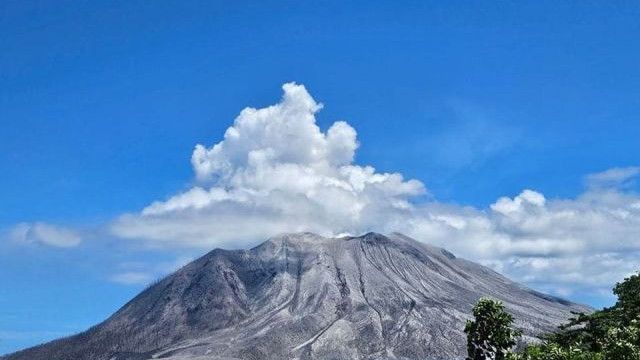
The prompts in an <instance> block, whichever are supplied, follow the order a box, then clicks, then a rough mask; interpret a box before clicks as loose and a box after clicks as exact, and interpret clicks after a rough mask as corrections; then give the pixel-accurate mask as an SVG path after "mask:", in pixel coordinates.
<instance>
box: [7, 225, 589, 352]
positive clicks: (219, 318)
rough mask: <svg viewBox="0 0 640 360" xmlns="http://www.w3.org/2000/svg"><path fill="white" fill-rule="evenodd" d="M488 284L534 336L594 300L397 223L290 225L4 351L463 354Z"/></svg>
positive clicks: (209, 257)
mask: <svg viewBox="0 0 640 360" xmlns="http://www.w3.org/2000/svg"><path fill="white" fill-rule="evenodd" d="M485 295H488V296H491V297H494V298H497V299H500V300H502V301H504V302H505V304H506V306H507V308H508V309H509V310H510V311H511V313H512V314H513V315H514V317H515V319H516V323H517V326H518V327H520V328H521V329H523V330H524V333H525V334H526V335H527V336H536V335H538V334H540V333H541V332H545V331H550V330H553V329H554V328H555V327H556V326H557V325H558V324H559V323H561V322H563V321H565V320H566V319H567V318H568V317H569V316H570V311H571V310H573V311H588V310H589V309H588V308H586V307H583V306H580V305H576V304H572V303H569V302H566V301H563V300H560V299H557V298H555V297H551V296H547V295H543V294H540V293H537V292H534V291H532V290H530V289H527V288H525V287H523V286H520V285H518V284H516V283H514V282H512V281H510V280H508V279H506V278H505V277H503V276H501V275H499V274H497V273H496V272H494V271H492V270H490V269H488V268H486V267H483V266H480V265H477V264H474V263H472V262H469V261H466V260H463V259H459V258H456V257H455V256H454V255H452V254H451V253H449V252H447V251H446V250H443V249H441V248H437V247H433V246H429V245H425V244H422V243H419V242H417V241H415V240H413V239H410V238H408V237H406V236H403V235H400V234H393V235H389V236H383V235H380V234H376V233H369V234H367V235H364V236H361V237H345V238H323V237H320V236H318V235H314V234H310V233H302V234H288V235H282V236H278V237H275V238H272V239H270V240H268V241H266V242H265V243H263V244H262V245H260V246H258V247H255V248H253V249H251V250H238V251H226V250H219V249H217V250H214V251H212V252H210V253H208V254H207V255H205V256H203V257H201V258H200V259H198V260H196V261H194V262H192V263H190V264H188V265H186V266H185V267H183V268H182V269H180V270H179V271H177V272H176V273H174V274H172V275H170V276H168V277H166V278H165V279H163V280H162V281H160V282H158V283H157V284H155V285H153V286H151V287H150V288H148V289H147V290H145V291H144V292H142V293H141V294H140V295H138V296H137V297H136V298H134V299H133V300H131V301H130V302H129V303H127V304H126V305H125V306H124V307H122V308H121V309H120V310H119V311H118V312H116V313H115V314H114V315H113V316H111V317H110V318H109V319H107V320H106V321H105V322H103V323H102V324H100V325H97V326H96V327H94V328H92V329H90V330H88V331H86V332H84V333H82V334H79V335H76V336H72V337H69V338H66V339H61V340H57V341H54V342H51V343H48V344H45V345H42V346H38V347H35V348H31V349H27V350H24V351H21V352H18V353H15V354H12V355H9V356H8V357H6V360H23V359H24V360H41V359H42V360H45V359H46V360H83V359H87V360H88V359H91V360H116V359H151V358H158V359H173V360H177V359H220V360H221V359H256V360H257V359H260V360H264V359H462V358H464V354H465V344H466V340H465V336H464V333H463V332H462V329H463V328H464V321H465V319H467V318H468V316H469V314H470V312H471V308H472V306H473V304H474V303H475V302H476V301H477V300H478V298H479V297H481V296H485Z"/></svg>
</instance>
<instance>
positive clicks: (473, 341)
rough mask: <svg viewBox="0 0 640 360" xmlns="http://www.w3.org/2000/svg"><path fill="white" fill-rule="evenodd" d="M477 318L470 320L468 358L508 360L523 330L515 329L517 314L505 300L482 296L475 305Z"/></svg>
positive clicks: (474, 311)
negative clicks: (513, 312) (505, 303)
mask: <svg viewBox="0 0 640 360" xmlns="http://www.w3.org/2000/svg"><path fill="white" fill-rule="evenodd" d="M473 316H474V318H475V319H474V320H473V321H472V320H468V321H467V325H466V326H465V329H464V332H465V333H467V353H468V358H467V359H468V360H505V359H508V358H507V355H508V354H509V351H510V350H511V348H512V347H513V346H514V345H515V344H516V342H517V339H518V337H519V336H520V332H519V331H517V330H514V329H512V328H511V325H512V324H513V317H512V316H511V314H509V313H507V312H506V311H505V309H504V306H503V305H502V303H501V302H499V301H496V300H492V299H488V298H482V299H480V300H479V301H478V303H477V304H476V305H475V306H474V308H473Z"/></svg>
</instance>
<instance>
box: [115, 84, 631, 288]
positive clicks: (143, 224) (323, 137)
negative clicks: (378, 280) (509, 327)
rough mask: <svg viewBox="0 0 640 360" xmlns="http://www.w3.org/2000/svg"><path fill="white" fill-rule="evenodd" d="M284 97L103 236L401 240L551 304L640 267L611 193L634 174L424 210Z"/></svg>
mask: <svg viewBox="0 0 640 360" xmlns="http://www.w3.org/2000/svg"><path fill="white" fill-rule="evenodd" d="M283 90H284V96H283V98H282V100H281V101H280V102H279V103H278V104H276V105H273V106H270V107H267V108H262V109H254V108H246V109H244V110H243V111H242V112H241V113H240V115H239V116H238V117H237V118H236V119H235V121H234V124H233V126H231V127H229V128H228V129H227V131H226V132H225V134H224V139H223V140H222V141H220V142H219V143H217V144H214V145H213V146H211V147H206V146H203V145H197V146H196V148H195V150H194V152H193V155H192V159H191V162H192V165H193V168H194V172H195V177H196V180H197V186H194V187H193V188H191V189H189V190H187V191H185V192H183V193H180V194H177V195H175V196H173V197H171V198H169V199H167V200H165V201H157V202H154V203H152V204H150V205H149V206H147V207H146V208H145V209H143V210H142V211H141V212H140V213H137V214H127V215H123V216H121V217H120V218H119V219H118V220H117V221H115V222H114V224H113V225H112V231H113V232H114V233H115V234H116V235H117V236H119V237H123V238H136V239H142V240H145V241H147V242H150V243H152V244H156V245H164V246H179V247H184V246H190V247H205V248H211V247H216V246H223V247H234V248H237V247H243V246H246V245H250V244H255V243H257V242H258V241H260V240H263V239H264V238H266V237H268V236H270V235H273V234H276V233H280V232H289V231H313V232H317V233H320V234H324V235H337V234H341V233H351V234H360V233H363V232H366V231H370V230H374V231H378V232H392V231H399V232H403V233H406V234H408V235H410V236H413V237H415V238H417V239H419V240H422V241H427V242H430V243H434V244H437V245H441V246H444V247H446V248H448V249H450V250H452V251H454V252H456V253H458V254H459V255H462V256H464V257H467V258H470V259H473V260H479V261H481V262H484V263H485V264H488V265H490V266H492V267H494V268H496V269H497V270H500V271H502V272H504V273H506V274H508V275H510V276H512V277H514V278H516V279H518V280H523V281H526V282H528V283H530V284H537V285H538V287H540V288H544V289H546V290H549V291H555V292H557V293H566V292H568V291H570V290H572V289H576V287H578V288H579V287H584V288H589V289H594V288H598V289H599V288H601V287H610V286H611V284H612V283H614V282H615V281H616V280H619V279H621V277H623V276H624V275H626V274H628V273H630V272H631V271H633V270H634V268H637V267H638V265H640V264H638V263H637V261H636V262H634V261H633V259H637V258H638V255H639V254H640V197H638V195H637V194H634V193H631V192H629V191H628V190H625V189H628V187H624V186H620V185H623V184H629V182H630V181H631V180H633V178H634V177H635V176H637V175H638V173H639V172H638V170H637V169H638V168H635V167H631V168H618V169H612V170H608V171H605V172H603V173H599V174H592V175H590V176H588V177H587V183H588V185H589V186H588V187H587V190H586V192H584V193H583V194H582V195H580V196H579V197H577V198H575V199H552V200H548V199H546V198H545V196H544V195H543V194H540V193H538V192H536V191H533V190H524V191H523V192H522V193H520V194H519V195H517V196H515V197H503V198H500V199H497V201H496V202H495V203H494V204H492V205H491V206H490V207H489V208H488V209H476V208H473V207H461V206H457V205H451V204H443V203H438V202H433V201H432V202H427V203H425V202H424V201H422V202H421V201H420V195H423V194H424V193H425V191H426V190H425V187H424V186H423V184H422V183H421V182H419V181H417V180H406V179H404V178H403V177H402V175H401V174H399V173H379V172H376V170H375V169H374V168H373V167H371V166H361V165H357V164H355V163H354V156H355V152H356V150H357V148H358V142H357V138H356V131H355V130H354V129H353V128H352V127H351V126H350V125H349V124H347V123H346V122H342V121H339V122H336V123H334V124H333V125H332V126H331V127H330V128H329V129H328V130H327V131H326V132H323V131H322V130H321V129H320V128H319V127H318V126H317V125H316V119H315V114H316V113H317V112H318V111H319V110H320V109H321V108H322V105H321V104H319V103H317V102H316V101H315V100H314V99H313V98H312V97H311V96H310V95H309V93H308V92H307V90H306V89H305V88H304V86H302V85H297V84H294V83H289V84H285V85H284V86H283Z"/></svg>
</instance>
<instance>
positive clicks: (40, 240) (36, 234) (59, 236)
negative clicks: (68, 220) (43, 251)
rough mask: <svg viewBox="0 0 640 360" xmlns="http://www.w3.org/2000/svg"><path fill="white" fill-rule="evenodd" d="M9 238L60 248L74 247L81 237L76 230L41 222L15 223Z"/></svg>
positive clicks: (20, 241)
mask: <svg viewBox="0 0 640 360" xmlns="http://www.w3.org/2000/svg"><path fill="white" fill-rule="evenodd" d="M10 238H11V239H12V240H13V241H16V242H19V243H25V244H26V243H31V244H33V243H36V244H42V245H47V246H53V247H60V248H69V247H75V246H78V245H80V243H81V242H82V237H81V236H80V234H79V233H78V232H77V231H75V230H72V229H69V228H65V227H61V226H57V225H51V224H46V223H42V222H36V223H20V224H17V225H16V226H14V227H13V229H11V230H10Z"/></svg>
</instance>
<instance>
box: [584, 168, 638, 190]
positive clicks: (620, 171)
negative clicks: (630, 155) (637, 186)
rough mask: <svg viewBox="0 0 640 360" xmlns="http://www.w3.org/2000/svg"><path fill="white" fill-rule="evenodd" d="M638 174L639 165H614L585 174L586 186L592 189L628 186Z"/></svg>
mask: <svg viewBox="0 0 640 360" xmlns="http://www.w3.org/2000/svg"><path fill="white" fill-rule="evenodd" d="M638 175H640V166H628V167H615V168H611V169H608V170H605V171H602V172H598V173H594V174H589V175H587V176H586V183H587V186H589V187H590V188H594V189H603V188H620V187H623V188H625V187H630V186H632V185H633V183H634V182H635V180H636V178H637V177H638Z"/></svg>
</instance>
